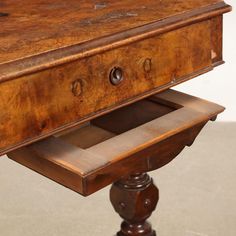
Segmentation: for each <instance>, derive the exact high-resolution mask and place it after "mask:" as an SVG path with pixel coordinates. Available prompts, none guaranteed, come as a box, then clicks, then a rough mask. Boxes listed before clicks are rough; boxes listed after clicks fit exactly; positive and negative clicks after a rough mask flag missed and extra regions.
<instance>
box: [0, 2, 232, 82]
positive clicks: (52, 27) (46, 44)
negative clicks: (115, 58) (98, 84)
mask: <svg viewBox="0 0 236 236" xmlns="http://www.w3.org/2000/svg"><path fill="white" fill-rule="evenodd" d="M230 10H231V8H230V6H228V5H226V4H225V3H224V2H223V1H222V0H198V1H195V0H188V1H184V0H179V1H173V0H165V1H158V2H157V1H156V0H149V1H145V0H140V1H139V4H134V2H133V0H121V1H119V2H117V1H112V0H105V1H103V2H102V4H101V3H100V4H99V3H96V2H94V1H79V2H78V1H77V0H71V1H69V2H65V1H63V0H51V1H50V2H49V1H46V0H30V1H24V3H22V1H21V0H15V1H9V0H2V1H1V12H2V17H0V22H1V32H2V33H1V35H0V36H1V37H0V44H1V45H4V47H1V48H0V54H1V58H0V80H5V79H10V78H14V77H19V76H22V75H24V74H26V73H33V72H36V71H39V70H42V69H45V68H48V67H51V66H55V65H59V64H64V63H67V62H71V61H73V60H77V59H79V58H82V57H85V56H88V55H93V54H95V53H100V52H101V51H104V50H108V49H111V48H114V47H117V46H121V45H124V44H129V43H132V42H134V41H137V40H140V39H144V38H148V37H150V36H152V35H153V34H158V33H159V34H160V33H163V32H166V31H170V30H173V29H176V28H180V27H182V26H184V25H189V24H191V23H195V22H198V21H201V20H207V19H209V18H211V17H214V16H216V15H221V14H223V13H225V12H228V11H230ZM88 32H89V33H88Z"/></svg>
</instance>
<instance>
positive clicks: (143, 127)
mask: <svg viewBox="0 0 236 236" xmlns="http://www.w3.org/2000/svg"><path fill="white" fill-rule="evenodd" d="M223 110H224V108H223V107H222V106H219V105H217V104H214V103H211V102H208V101H205V100H202V99H200V98H196V97H193V96H190V95H187V94H183V93H180V92H177V91H174V90H168V91H165V92H163V93H160V94H156V95H154V96H152V97H149V98H147V99H145V100H141V101H139V102H136V103H133V104H131V105H129V106H126V107H123V108H120V109H118V110H115V111H113V112H111V113H108V114H106V115H103V116H101V117H98V118H96V119H94V120H92V121H90V122H89V123H86V124H83V125H82V126H80V127H77V128H74V129H71V130H68V131H67V132H63V133H59V134H58V135H56V136H51V137H49V138H46V139H44V140H42V141H39V142H36V143H33V144H31V145H28V146H25V147H22V148H19V149H17V150H14V151H12V152H9V153H8V154H7V155H8V157H9V158H10V159H12V160H14V161H16V162H18V163H20V164H22V165H24V166H26V167H28V168H30V169H32V170H34V171H36V172H38V173H40V174H42V175H44V176H46V177H48V178H50V179H52V180H54V181H56V182H58V183H59V184H61V185H64V186H66V187H67V188H69V189H72V190H74V191H76V192H78V193H81V194H82V195H86V196H87V195H90V194H92V193H94V192H96V191H98V190H99V189H101V188H103V187H105V186H107V185H109V184H110V183H112V182H114V181H117V180H119V179H120V178H122V177H124V176H126V175H128V174H130V173H132V172H147V171H151V170H154V169H158V168H160V167H161V166H163V165H166V164H167V163H169V162H170V161H171V160H172V159H173V158H175V157H176V156H177V155H178V153H179V152H180V151H181V150H182V149H183V148H184V147H185V146H186V145H190V144H191V143H192V142H193V141H194V139H195V138H196V136H197V135H198V133H199V132H200V130H201V128H202V127H203V126H204V125H205V124H206V122H207V121H209V120H211V119H215V117H216V116H217V115H218V114H219V113H220V112H222V111H223Z"/></svg>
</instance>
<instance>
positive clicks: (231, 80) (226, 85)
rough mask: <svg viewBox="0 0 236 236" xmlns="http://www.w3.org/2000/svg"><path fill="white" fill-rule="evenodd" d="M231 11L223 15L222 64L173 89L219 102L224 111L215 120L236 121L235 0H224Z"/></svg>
mask: <svg viewBox="0 0 236 236" xmlns="http://www.w3.org/2000/svg"><path fill="white" fill-rule="evenodd" d="M226 3H228V4H230V5H231V6H233V12H230V13H227V14H225V15H224V49H223V52H224V54H223V55H224V61H225V62H226V63H225V64H224V65H221V66H219V67H216V68H215V69H214V70H213V71H211V72H209V73H206V74H204V75H202V76H200V77H198V78H197V79H193V80H190V81H188V82H185V83H183V84H181V85H179V86H177V87H175V88H174V89H177V90H180V91H182V92H185V93H189V94H192V95H194V96H199V97H201V98H204V99H207V100H210V101H212V102H216V103H219V104H220V105H223V106H225V107H226V111H225V112H224V113H223V114H221V115H219V117H218V119H217V120H220V121H236V76H235V74H236V1H235V0H226Z"/></svg>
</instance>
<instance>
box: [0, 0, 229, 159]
mask: <svg viewBox="0 0 236 236" xmlns="http://www.w3.org/2000/svg"><path fill="white" fill-rule="evenodd" d="M21 4H22V2H21V1H19V0H17V1H14V4H13V3H12V2H11V1H7V0H4V1H2V3H1V11H2V16H1V17H0V23H1V28H2V33H0V45H1V47H0V54H1V57H0V100H1V104H0V110H1V111H4V112H1V113H0V155H3V154H6V153H7V152H9V151H12V150H14V149H16V148H19V147H21V146H25V145H27V144H29V143H33V142H35V141H37V140H40V139H43V138H45V137H48V136H50V135H53V134H55V133H58V132H60V131H62V130H66V129H68V128H71V127H74V126H77V125H78V124H80V123H82V122H85V121H88V120H91V119H93V118H95V117H97V116H100V115H102V114H104V113H107V112H110V111H112V110H114V109H117V108H119V107H121V106H125V105H128V104H130V103H133V102H135V101H137V100H140V99H143V98H145V97H147V96H150V95H152V94H155V93H157V92H160V91H162V90H165V89H167V88H170V87H172V86H174V85H177V84H179V83H182V82H184V81H186V80H188V79H191V78H193V77H196V76H197V75H199V74H202V73H205V72H207V71H209V70H211V69H213V67H214V66H216V65H219V64H221V63H222V14H223V13H225V12H228V11H230V9H231V8H230V6H228V5H227V4H225V3H224V2H223V1H220V0H200V1H193V0H191V1H183V0H179V1H177V2H176V1H173V0H166V1H160V2H159V3H158V4H157V3H156V1H154V0H150V1H143V0H142V1H141V2H139V6H138V7H134V6H133V1H131V0H129V1H119V2H115V1H111V0H106V1H103V3H102V4H99V3H93V2H91V1H79V2H78V1H75V0H72V1H70V3H66V4H65V3H64V2H63V1H61V0H60V1H50V2H48V1H44V0H40V1H38V0H37V1H36V0H33V1H29V2H24V7H21ZM17 6H18V7H17ZM62 12H63V14H62ZM19 22H21V23H20V24H19ZM16 25H17V27H16ZM15 29H17V30H15ZM97 29H99V30H97ZM19 32H20V33H19ZM87 32H89V34H88V33H87ZM203 39H204V40H203ZM114 68H120V69H121V70H122V75H123V76H122V81H121V82H120V83H119V84H116V86H115V85H114V83H111V82H112V81H111V77H110V76H111V72H112V71H113V70H114ZM29 127H30V128H29Z"/></svg>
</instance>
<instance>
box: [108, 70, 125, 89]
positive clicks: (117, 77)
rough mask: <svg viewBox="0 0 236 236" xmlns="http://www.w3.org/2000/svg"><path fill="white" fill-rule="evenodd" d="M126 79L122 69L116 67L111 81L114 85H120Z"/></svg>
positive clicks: (111, 75)
mask: <svg viewBox="0 0 236 236" xmlns="http://www.w3.org/2000/svg"><path fill="white" fill-rule="evenodd" d="M123 79H124V76H123V71H122V69H121V68H120V67H114V68H113V69H112V70H111V73H110V81H111V83H112V84H113V85H118V84H119V83H120V82H121V81H122V80H123Z"/></svg>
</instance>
